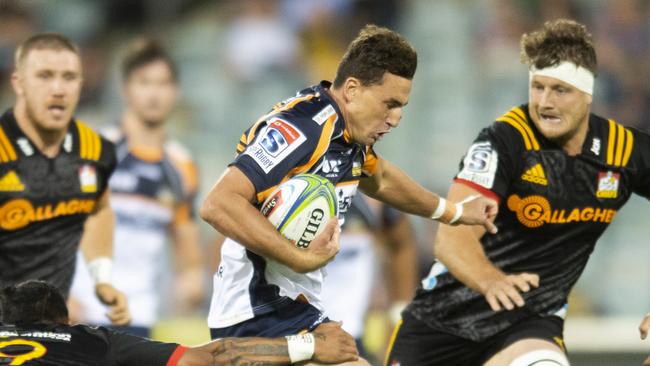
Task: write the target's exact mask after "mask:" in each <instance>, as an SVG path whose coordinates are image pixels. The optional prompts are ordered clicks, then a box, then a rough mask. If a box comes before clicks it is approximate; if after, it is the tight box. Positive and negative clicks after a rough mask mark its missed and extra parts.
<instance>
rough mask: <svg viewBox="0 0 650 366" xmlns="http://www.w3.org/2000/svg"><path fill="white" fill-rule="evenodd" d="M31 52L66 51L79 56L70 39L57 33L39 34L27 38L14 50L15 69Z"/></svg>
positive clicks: (77, 49)
mask: <svg viewBox="0 0 650 366" xmlns="http://www.w3.org/2000/svg"><path fill="white" fill-rule="evenodd" d="M32 50H55V51H60V50H66V51H71V52H74V53H75V54H76V55H77V56H78V55H79V47H77V45H76V44H74V43H73V42H72V41H71V40H70V39H68V38H67V37H65V36H64V35H62V34H59V33H39V34H35V35H33V36H31V37H29V38H27V39H26V40H25V41H24V42H23V43H21V44H20V45H19V46H18V48H17V49H16V53H15V54H14V62H15V63H16V68H18V67H19V66H20V65H22V63H23V61H25V59H26V58H27V55H28V54H29V52H30V51H32Z"/></svg>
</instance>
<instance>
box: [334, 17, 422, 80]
mask: <svg viewBox="0 0 650 366" xmlns="http://www.w3.org/2000/svg"><path fill="white" fill-rule="evenodd" d="M417 65H418V55H417V52H415V49H414V48H413V46H412V45H411V44H410V43H409V42H408V41H407V40H406V39H405V38H404V37H402V36H401V35H400V34H398V33H397V32H394V31H392V30H390V29H388V28H383V27H378V26H376V25H366V26H365V27H363V29H361V32H359V35H358V36H357V38H355V39H354V40H353V41H352V42H351V43H350V45H349V46H348V49H347V51H346V52H345V54H344V55H343V58H342V59H341V62H340V63H339V67H338V70H337V71H336V78H335V79H334V87H335V88H338V87H340V86H342V85H343V83H344V82H345V80H346V79H347V78H348V77H355V78H357V79H359V80H360V81H361V83H362V84H363V85H365V86H368V85H373V84H377V83H380V82H381V80H382V78H383V77H384V74H385V73H386V72H389V73H391V74H394V75H397V76H401V77H403V78H406V79H409V80H412V79H413V75H415V69H416V68H417Z"/></svg>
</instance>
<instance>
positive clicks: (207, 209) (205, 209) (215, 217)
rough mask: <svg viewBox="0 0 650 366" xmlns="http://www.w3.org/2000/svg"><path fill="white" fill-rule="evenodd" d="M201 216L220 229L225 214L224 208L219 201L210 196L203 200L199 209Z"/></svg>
mask: <svg viewBox="0 0 650 366" xmlns="http://www.w3.org/2000/svg"><path fill="white" fill-rule="evenodd" d="M199 216H201V219H202V220H203V221H205V222H207V223H208V224H210V225H212V226H214V227H215V228H217V229H218V227H219V223H220V222H221V217H222V216H223V209H222V208H221V207H220V205H219V203H218V202H215V201H212V200H210V197H208V198H206V199H205V200H204V201H203V204H202V205H201V208H200V209H199Z"/></svg>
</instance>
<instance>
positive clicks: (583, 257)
mask: <svg viewBox="0 0 650 366" xmlns="http://www.w3.org/2000/svg"><path fill="white" fill-rule="evenodd" d="M521 55H522V60H523V62H524V63H525V64H526V65H527V66H528V70H529V75H530V82H529V95H528V103H526V104H523V105H520V106H518V107H514V108H512V109H511V110H510V111H508V112H507V113H505V114H504V115H503V116H501V117H499V118H497V119H496V121H495V122H494V123H493V124H491V125H490V126H489V127H486V128H485V129H483V130H482V131H481V132H480V133H479V135H478V137H477V138H476V140H475V141H474V143H473V145H472V146H471V147H470V148H469V151H468V153H467V155H465V157H464V159H463V160H462V164H461V168H460V172H459V173H458V175H457V176H456V179H455V180H454V183H453V184H452V186H451V188H450V191H449V198H450V199H454V200H461V199H463V198H464V197H467V196H470V195H476V194H480V195H482V196H484V197H486V198H488V199H491V200H493V201H494V202H498V203H499V204H500V209H499V213H498V215H497V217H496V220H495V224H496V225H497V226H498V227H499V233H498V234H496V235H491V234H488V233H486V232H485V230H483V229H482V228H479V227H466V226H464V227H461V226H456V227H451V226H442V227H441V228H440V229H439V232H438V236H437V238H436V243H435V254H436V257H437V259H438V262H436V263H434V264H433V266H432V268H431V271H430V273H429V276H428V277H427V278H425V279H424V280H423V281H422V286H421V288H420V289H419V290H418V292H417V294H416V296H415V299H414V300H413V302H412V303H411V304H410V305H409V306H408V307H407V309H406V311H405V312H403V314H402V315H403V323H402V324H401V326H399V327H397V328H396V339H395V342H394V345H393V347H392V350H391V351H390V353H389V355H388V357H387V360H386V361H387V364H389V365H391V364H398V365H402V366H411V365H418V366H427V365H429V366H431V365H445V366H449V365H487V366H494V365H511V366H524V365H547V366H557V365H562V366H566V365H568V364H569V361H568V359H567V357H566V354H565V353H566V348H565V345H564V340H563V327H564V316H565V314H566V311H567V306H568V305H567V298H568V296H569V292H570V291H571V288H572V287H573V285H574V284H575V283H576V281H577V280H578V278H579V276H580V274H581V273H582V271H583V270H584V268H585V265H586V264H587V260H588V259H589V255H590V253H591V252H592V250H593V249H594V246H595V244H596V240H597V239H598V238H599V237H600V236H601V234H602V233H603V232H604V231H605V229H606V228H607V227H608V225H609V224H610V223H611V222H612V220H613V219H614V217H615V216H616V213H617V212H618V210H620V208H621V207H622V206H623V205H624V204H625V202H627V200H628V199H629V198H630V196H631V195H632V193H636V194H639V195H641V196H644V197H650V136H648V135H647V134H646V133H644V132H641V131H639V130H636V129H634V128H628V127H624V126H623V125H621V124H619V123H617V122H616V121H614V120H613V119H607V118H603V117H600V116H597V115H595V114H592V113H590V110H591V105H592V95H593V90H594V88H593V87H594V80H595V76H596V72H597V62H596V53H595V50H594V46H593V42H592V38H591V35H590V34H589V33H588V31H587V29H586V27H585V26H584V25H582V24H579V23H577V22H575V21H572V20H565V19H560V20H555V21H549V22H546V23H545V24H544V26H543V27H542V28H541V29H539V30H536V31H534V32H531V33H528V34H524V35H523V36H522V39H521Z"/></svg>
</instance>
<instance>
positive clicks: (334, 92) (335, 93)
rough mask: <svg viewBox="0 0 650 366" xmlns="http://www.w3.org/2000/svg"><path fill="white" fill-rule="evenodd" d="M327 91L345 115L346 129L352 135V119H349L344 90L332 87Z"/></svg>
mask: <svg viewBox="0 0 650 366" xmlns="http://www.w3.org/2000/svg"><path fill="white" fill-rule="evenodd" d="M327 92H328V93H329V95H330V96H331V97H332V99H334V102H335V103H336V105H337V106H338V107H339V110H340V111H341V114H342V115H343V120H344V121H345V130H346V131H347V133H348V135H350V123H349V121H350V120H349V119H348V112H347V110H346V109H345V98H344V97H343V91H342V90H341V89H335V88H333V87H332V88H331V89H327Z"/></svg>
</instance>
